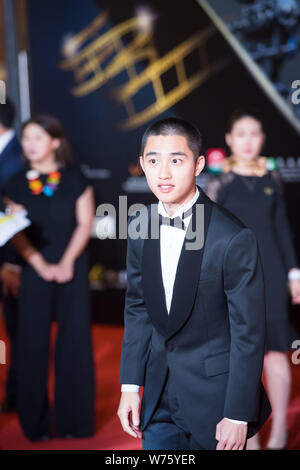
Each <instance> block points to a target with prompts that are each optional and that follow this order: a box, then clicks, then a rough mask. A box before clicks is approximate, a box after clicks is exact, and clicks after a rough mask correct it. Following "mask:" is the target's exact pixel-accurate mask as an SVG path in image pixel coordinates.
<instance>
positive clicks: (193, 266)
mask: <svg viewBox="0 0 300 470" xmlns="http://www.w3.org/2000/svg"><path fill="white" fill-rule="evenodd" d="M198 189H199V192H200V194H199V198H198V199H197V202H196V204H204V245H203V247H202V248H201V249H197V250H187V249H186V248H185V246H186V245H185V242H186V241H187V242H190V243H191V242H192V241H193V240H192V239H190V238H189V239H187V236H186V238H185V240H184V242H183V247H182V250H181V254H180V257H179V261H178V267H177V272H176V277H175V282H174V289H173V296H172V303H171V308H170V313H169V315H168V312H167V308H166V301H165V293H164V288H163V281H162V272H161V258H160V240H159V239H157V240H155V239H153V240H152V239H151V238H150V237H149V238H148V239H145V240H144V248H143V258H142V285H143V294H144V299H145V303H146V307H147V310H148V313H149V316H150V318H151V320H152V323H153V325H154V326H155V328H156V329H157V331H158V332H159V333H160V334H161V335H162V336H164V337H166V338H170V337H171V336H173V335H174V334H175V333H176V332H177V331H178V330H179V329H180V328H182V326H183V325H184V324H185V323H186V321H187V319H188V318H189V316H190V314H191V312H192V308H193V304H194V300H195V296H196V293H197V288H198V281H199V277H200V271H201V262H202V258H203V251H204V247H205V241H206V234H207V229H208V225H209V221H210V215H211V209H212V204H211V201H210V200H209V198H208V197H207V196H206V195H205V194H204V192H203V191H202V189H200V188H198ZM196 204H194V206H193V209H192V220H191V221H190V224H189V227H188V231H190V230H191V229H192V223H193V222H194V221H195V214H196ZM153 217H158V216H157V215H156V214H155V213H154V214H152V217H151V219H153Z"/></svg>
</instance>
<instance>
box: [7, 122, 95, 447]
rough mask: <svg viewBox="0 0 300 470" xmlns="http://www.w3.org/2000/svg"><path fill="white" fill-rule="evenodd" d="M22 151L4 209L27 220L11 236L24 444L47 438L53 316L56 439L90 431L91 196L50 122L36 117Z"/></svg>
mask: <svg viewBox="0 0 300 470" xmlns="http://www.w3.org/2000/svg"><path fill="white" fill-rule="evenodd" d="M22 148H23V153H24V156H25V159H26V166H25V168H24V169H22V170H21V171H19V172H18V173H16V174H15V175H14V176H13V177H12V178H11V179H10V180H9V181H8V183H7V184H6V186H5V193H6V196H7V198H8V199H7V200H8V206H9V207H10V208H11V210H17V208H18V207H19V206H20V205H21V206H23V207H25V209H26V210H27V211H28V218H29V219H30V220H31V223H32V224H31V226H30V227H28V228H27V229H26V230H25V231H23V232H21V233H19V234H17V235H16V236H15V237H14V238H13V243H14V245H15V246H16V248H17V250H18V251H19V252H20V253H21V255H22V257H23V259H24V265H23V267H22V276H21V289H20V326H19V344H18V353H19V356H18V360H19V362H18V371H19V380H18V397H17V408H18V414H19V419H20V422H21V425H22V428H23V430H24V433H25V435H26V436H27V437H28V438H29V439H30V440H32V441H35V440H41V439H47V438H48V437H49V435H50V430H51V429H52V419H51V416H50V410H49V405H48V395H47V379H48V360H49V336H50V323H51V317H52V316H53V314H55V316H56V319H57V322H58V333H57V340H56V348H55V412H54V428H55V435H56V436H57V437H68V438H69V437H88V436H91V435H92V434H93V431H94V371H93V357H92V346H91V335H90V299H89V285H88V259H87V252H86V246H87V243H88V240H89V238H90V232H91V226H92V220H93V215H94V201H93V191H92V188H91V187H90V186H89V184H88V182H87V180H86V179H85V177H84V176H83V174H82V173H81V171H80V169H79V168H78V167H76V166H74V165H72V164H71V163H70V151H69V146H68V143H67V141H66V139H65V136H64V133H63V129H62V127H61V124H60V123H59V121H57V119H55V118H54V117H52V116H49V115H39V116H36V117H35V118H33V119H30V120H29V121H28V122H26V123H25V125H24V126H23V130H22Z"/></svg>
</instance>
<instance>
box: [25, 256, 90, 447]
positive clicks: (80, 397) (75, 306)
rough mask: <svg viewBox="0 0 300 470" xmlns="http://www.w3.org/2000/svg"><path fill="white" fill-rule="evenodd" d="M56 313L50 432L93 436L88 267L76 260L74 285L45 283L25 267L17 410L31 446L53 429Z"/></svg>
mask: <svg viewBox="0 0 300 470" xmlns="http://www.w3.org/2000/svg"><path fill="white" fill-rule="evenodd" d="M53 312H55V313H56V319H57V322H58V333H57V339H56V346H55V357H54V361H55V396H54V401H55V407H54V428H55V435H56V436H57V437H65V436H67V435H69V434H70V435H72V436H74V437H88V436H91V435H93V432H94V370H93V357H92V346H91V332H90V303H89V288H88V277H87V263H86V262H85V260H84V259H83V258H79V259H78V260H77V261H76V264H75V274H74V279H73V280H72V281H71V282H68V283H65V284H57V283H55V282H45V281H44V280H43V279H42V278H41V277H39V276H38V275H37V273H36V272H35V271H34V270H33V269H32V268H31V267H29V266H26V267H25V268H24V269H23V270H22V278H21V291H20V318H19V320H20V322H19V336H18V388H17V407H18V414H19V419H20V423H21V425H22V428H23V431H24V434H25V435H26V436H27V437H28V438H29V439H31V440H38V439H40V438H41V437H42V436H43V435H49V432H50V427H51V428H52V425H53V423H52V419H51V418H52V417H51V416H50V410H49V404H48V393H47V380H48V363H49V337H50V324H51V318H52V315H53Z"/></svg>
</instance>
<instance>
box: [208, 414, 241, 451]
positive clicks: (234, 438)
mask: <svg viewBox="0 0 300 470" xmlns="http://www.w3.org/2000/svg"><path fill="white" fill-rule="evenodd" d="M247 428H248V426H247V424H237V423H233V422H232V421H229V420H228V419H226V418H223V419H222V421H220V422H219V423H218V424H217V427H216V439H217V441H219V442H218V445H217V450H243V449H244V446H245V443H246V437H247Z"/></svg>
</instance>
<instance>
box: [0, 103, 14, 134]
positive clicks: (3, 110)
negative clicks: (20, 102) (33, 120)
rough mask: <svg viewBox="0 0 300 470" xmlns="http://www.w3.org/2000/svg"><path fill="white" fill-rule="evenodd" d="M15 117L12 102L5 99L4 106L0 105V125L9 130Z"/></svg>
mask: <svg viewBox="0 0 300 470" xmlns="http://www.w3.org/2000/svg"><path fill="white" fill-rule="evenodd" d="M14 117H15V108H14V105H13V104H12V102H11V101H10V100H9V99H8V98H6V103H5V104H0V124H1V125H2V126H3V127H7V128H8V129H10V128H11V127H12V124H13V121H14Z"/></svg>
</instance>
